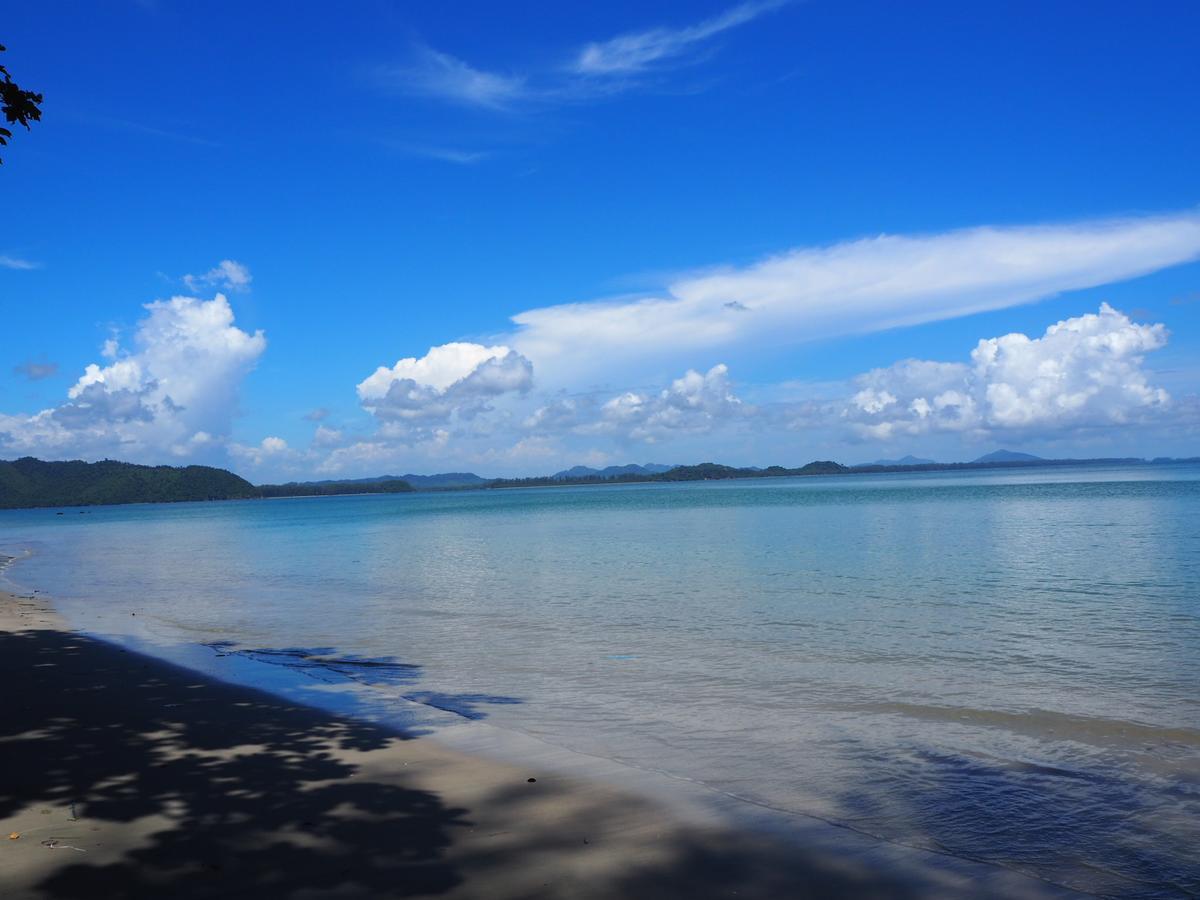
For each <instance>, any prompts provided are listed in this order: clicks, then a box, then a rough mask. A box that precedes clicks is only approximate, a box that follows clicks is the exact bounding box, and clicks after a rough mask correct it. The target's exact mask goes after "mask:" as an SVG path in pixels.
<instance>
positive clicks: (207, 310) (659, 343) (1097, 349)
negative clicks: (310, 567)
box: [0, 212, 1200, 477]
mask: <svg viewBox="0 0 1200 900" xmlns="http://www.w3.org/2000/svg"><path fill="white" fill-rule="evenodd" d="M1197 258H1200V215H1198V214H1197V213H1194V212H1188V213H1180V214H1175V215H1162V216H1146V217H1136V218H1134V217H1130V218H1122V219H1105V220H1095V221H1085V222H1078V223H1073V224H1059V225H1039V226H1023V227H1006V228H1000V227H981V228H972V229H966V230H961V231H953V232H947V233H943V234H932V235H923V236H903V235H883V236H879V237H873V238H866V239H860V240H853V241H846V242H842V243H837V244H832V245H829V246H824V247H807V248H797V249H793V250H790V251H787V252H784V253H781V254H778V255H776V256H772V257H770V258H768V259H765V260H762V261H760V262H758V263H754V264H751V265H748V266H744V267H725V268H719V269H713V270H709V271H705V272H701V273H698V274H694V275H689V276H685V277H682V278H679V279H677V280H676V281H674V282H673V283H671V284H670V285H668V286H667V288H666V289H665V291H663V292H662V294H661V295H658V296H652V297H647V298H641V299H633V300H629V299H624V300H617V301H596V302H588V303H571V304H563V305H557V306H549V307H544V308H541V309H534V310H528V311H525V312H522V313H519V314H517V315H515V316H514V317H513V321H514V324H515V326H516V328H515V329H514V330H513V331H512V332H511V333H509V334H506V335H502V336H498V337H497V338H496V340H495V341H494V342H493V343H489V344H482V343H475V342H470V341H451V342H448V343H446V344H442V345H438V346H435V347H432V348H429V349H428V350H427V352H426V353H425V354H424V355H422V356H401V357H399V358H398V359H397V361H396V362H394V363H392V364H390V365H389V364H387V363H386V362H385V363H383V364H380V362H379V361H376V362H375V366H376V367H375V369H374V371H371V372H370V373H369V374H366V375H365V377H364V378H363V379H362V380H361V381H360V382H358V384H357V385H347V386H346V393H347V395H348V396H354V397H356V399H357V402H358V406H359V409H360V410H361V412H360V414H359V419H358V420H356V421H351V422H349V424H347V423H344V422H341V423H335V422H331V421H327V419H328V417H329V416H330V411H329V410H326V409H324V408H318V409H316V410H314V411H313V412H310V413H309V414H307V415H306V416H305V418H306V419H308V420H309V421H311V422H312V423H313V425H314V426H315V428H314V431H313V438H312V440H311V443H310V445H309V446H308V447H306V448H303V449H300V448H293V447H291V446H289V445H288V443H287V442H286V441H285V440H283V439H282V438H279V437H276V436H273V435H268V436H266V437H264V438H262V439H261V440H258V441H257V442H255V443H250V444H245V443H241V442H239V441H236V440H234V438H233V421H234V416H235V414H236V413H237V412H238V404H239V395H240V388H241V385H242V382H243V381H244V379H245V378H246V377H247V376H248V375H249V374H250V372H251V371H252V370H253V369H254V367H255V365H256V364H257V362H258V360H259V359H260V357H261V356H262V355H263V353H264V352H265V350H266V346H267V343H266V337H265V335H264V334H263V333H262V332H261V331H259V332H255V333H253V334H250V333H248V332H246V331H243V330H242V329H240V328H238V327H237V326H236V324H235V322H234V313H233V308H232V307H231V305H230V303H229V301H228V299H227V298H226V296H225V295H224V294H222V293H217V294H216V295H215V296H214V297H213V299H211V300H203V299H200V298H198V297H185V296H177V297H173V298H171V299H169V300H159V301H155V302H152V303H148V304H146V305H145V307H144V308H145V310H146V312H147V315H146V317H145V318H144V319H143V320H142V321H141V322H140V323H139V325H138V328H137V331H136V334H135V336H134V346H133V348H132V349H130V350H124V349H122V348H121V347H120V346H119V345H117V344H116V342H115V341H109V342H107V343H106V346H105V349H104V356H105V358H106V362H104V363H93V364H91V365H89V366H87V368H86V370H85V371H84V373H83V374H82V375H81V377H79V379H78V380H77V381H76V383H75V384H74V385H73V386H72V387H71V388H70V389H69V390H68V392H67V396H66V397H65V399H64V400H63V402H61V403H60V404H58V405H57V406H54V407H51V408H48V409H43V410H41V411H40V412H37V413H32V414H24V415H22V414H10V415H3V414H0V451H3V452H4V453H6V454H12V453H19V454H26V453H27V454H31V455H41V456H48V457H54V458H64V457H69V456H84V457H92V458H95V457H100V456H117V457H121V458H128V459H135V460H139V461H162V460H164V459H170V458H174V459H205V460H207V461H215V462H219V461H221V460H223V459H232V460H234V461H235V462H237V463H238V464H239V465H240V466H243V467H247V468H248V469H249V470H250V471H251V474H256V473H257V472H259V471H262V472H264V473H267V472H269V473H271V474H272V475H274V476H277V477H278V476H280V475H282V474H288V475H292V474H297V475H304V474H306V473H318V472H319V473H324V474H337V473H345V474H364V473H365V474H371V473H374V474H380V468H381V467H390V466H405V467H415V466H418V465H421V464H424V465H427V466H433V467H441V468H444V467H446V466H447V465H448V464H450V463H452V464H454V465H459V464H470V465H476V466H481V465H488V466H499V467H506V468H508V469H509V470H513V469H516V470H525V471H529V469H530V467H531V466H535V465H542V464H544V462H545V461H547V460H557V459H568V458H573V459H575V460H576V461H578V460H579V459H591V460H600V459H602V458H611V454H613V453H618V452H619V453H623V454H626V455H632V454H633V451H634V450H635V449H636V448H637V447H639V446H642V447H644V446H646V445H658V446H661V447H664V448H670V447H681V446H689V445H688V444H687V443H686V441H687V440H688V439H695V438H697V436H705V437H714V436H721V435H723V436H725V437H732V438H735V439H736V438H737V437H738V436H745V435H764V434H775V435H780V434H806V435H816V434H821V435H826V436H827V437H829V436H832V437H831V439H834V440H837V441H839V442H841V444H842V445H845V444H846V443H849V442H854V441H888V440H893V439H896V438H905V437H919V436H922V435H932V434H957V435H960V436H962V437H963V438H965V439H971V440H981V439H985V438H996V439H1000V438H1006V437H1012V438H1031V437H1032V438H1047V437H1054V436H1063V435H1070V434H1079V433H1083V432H1088V431H1096V430H1098V429H1109V430H1113V429H1121V428H1128V427H1132V426H1145V425H1148V424H1151V425H1158V426H1164V427H1165V426H1169V425H1171V423H1172V422H1173V421H1175V420H1178V419H1179V414H1177V412H1176V408H1177V404H1175V402H1174V401H1173V398H1172V397H1171V396H1170V395H1169V394H1168V392H1167V391H1166V390H1165V389H1163V388H1162V387H1160V386H1156V385H1155V384H1154V383H1153V382H1154V373H1153V371H1152V370H1149V369H1147V368H1146V367H1145V357H1146V355H1147V354H1150V353H1153V352H1155V351H1158V350H1160V349H1161V348H1163V347H1164V346H1165V345H1166V343H1167V341H1168V335H1167V332H1166V329H1165V328H1164V327H1163V326H1162V325H1160V324H1141V323H1138V322H1135V321H1134V320H1133V319H1132V318H1130V316H1128V315H1126V314H1125V313H1123V312H1120V311H1118V310H1116V309H1114V308H1112V307H1111V306H1108V305H1103V306H1101V307H1100V309H1099V310H1098V312H1096V313H1089V314H1086V315H1082V316H1076V317H1073V318H1068V319H1065V320H1063V321H1060V322H1058V323H1057V324H1052V325H1050V327H1049V328H1048V329H1047V330H1046V331H1045V333H1044V334H1042V335H1041V336H1037V337H1029V336H1026V335H1023V334H1008V335H999V336H991V337H984V338H982V339H980V340H979V341H978V343H977V345H976V346H975V348H974V350H972V351H970V353H969V358H967V359H960V360H950V361H933V360H919V359H906V360H901V361H898V362H896V363H895V364H893V365H891V366H888V367H884V368H879V369H875V370H872V371H870V372H864V373H862V374H860V375H859V376H857V377H855V378H853V379H851V380H850V381H848V382H845V383H842V384H837V385H833V386H829V385H826V386H824V388H823V389H822V390H821V391H817V390H815V389H814V390H813V391H812V392H811V393H812V396H801V397H799V398H795V397H793V398H791V399H788V400H777V399H776V400H768V401H767V402H758V403H752V402H749V401H748V400H746V399H745V398H744V397H743V396H740V395H739V390H738V388H737V386H736V382H735V381H734V380H733V375H734V373H733V372H732V371H731V369H730V367H729V366H728V365H727V364H725V363H718V364H716V365H711V366H708V367H706V368H703V369H697V368H696V358H697V354H700V353H704V354H711V353H714V352H717V353H724V352H729V353H735V352H745V351H747V350H750V351H753V350H754V349H755V348H759V347H763V346H767V345H770V346H795V345H800V344H802V343H803V342H805V341H810V340H814V339H818V338H826V337H831V336H836V335H846V334H856V333H866V332H872V331H880V330H884V329H892V328H900V327H905V326H911V325H916V324H920V323H923V322H929V321H934V320H937V319H946V318H951V317H961V316H969V315H972V314H974V313H979V312H983V311H986V310H995V309H1002V308H1005V307H1011V306H1015V305H1018V304H1027V303H1031V302H1034V301H1037V300H1041V299H1045V298H1047V297H1051V296H1054V295H1056V294H1060V293H1063V292H1067V291H1072V290H1078V289H1082V288H1087V287H1094V286H1097V285H1103V284H1109V283H1113V282H1116V281H1121V280H1126V279H1131V278H1135V277H1137V276H1140V275H1145V274H1148V273H1151V272H1155V271H1158V270H1160V269H1163V268H1165V267H1168V266H1173V265H1177V264H1180V263H1185V262H1189V261H1192V260H1195V259H1197ZM186 283H187V284H188V285H189V286H194V287H198V288H203V287H206V286H207V287H215V286H221V287H228V288H231V289H232V288H240V289H248V288H249V285H250V283H251V275H250V272H249V269H248V268H247V267H245V266H244V265H242V264H241V263H236V262H233V261H231V260H224V261H222V262H221V263H220V264H219V265H218V266H217V267H214V268H213V269H211V270H209V271H208V272H207V273H205V274H204V275H202V276H189V278H188V279H187V280H186ZM399 349H401V351H403V350H410V352H411V349H412V348H399ZM964 355H966V354H965V352H964ZM366 368H367V367H366V366H364V369H366ZM664 368H668V369H669V368H673V369H674V371H675V372H677V373H681V374H679V375H678V376H677V377H673V378H670V379H668V380H667V381H666V382H665V383H660V384H659V385H658V386H654V385H649V386H648V385H647V384H646V383H645V380H644V378H645V374H646V373H648V372H654V371H662V370H663V369H664ZM597 384H602V385H604V387H600V388H597V387H596V386H595V385H597ZM766 387H767V388H768V390H766V393H767V394H770V393H771V390H770V386H766ZM351 392H353V393H351ZM296 405H297V407H298V408H308V409H312V407H313V404H312V403H311V402H308V401H307V398H301V397H298V398H296ZM1186 408H1190V407H1186ZM1172 416H1175V419H1174V420H1173V418H1172ZM1193 424H1194V423H1193ZM1188 427H1192V425H1188ZM681 441H683V442H684V443H680V442H681Z"/></svg>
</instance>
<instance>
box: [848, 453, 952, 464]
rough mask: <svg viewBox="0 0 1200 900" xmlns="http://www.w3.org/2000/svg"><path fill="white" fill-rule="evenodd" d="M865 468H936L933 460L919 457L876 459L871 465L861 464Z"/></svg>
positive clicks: (935, 462) (910, 455) (935, 461)
mask: <svg viewBox="0 0 1200 900" xmlns="http://www.w3.org/2000/svg"><path fill="white" fill-rule="evenodd" d="M863 465H866V466H936V465H937V460H935V459H922V458H921V457H919V456H913V455H912V454H909V455H908V456H902V457H900V458H899V459H877V460H875V462H873V463H863Z"/></svg>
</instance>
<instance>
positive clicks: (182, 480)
mask: <svg viewBox="0 0 1200 900" xmlns="http://www.w3.org/2000/svg"><path fill="white" fill-rule="evenodd" d="M906 460H917V461H916V462H907V461H906ZM1197 462H1200V457H1189V458H1186V459H1176V458H1172V457H1157V458H1155V459H1149V460H1147V459H1141V458H1139V457H1120V458H1093V459H1042V458H1041V457H1039V456H1034V455H1032V454H1029V453H1018V452H1014V451H1011V450H997V451H995V452H993V453H988V454H986V455H984V456H981V457H979V458H978V459H976V460H973V461H971V462H959V463H938V462H931V461H923V460H919V459H918V458H917V457H912V456H906V457H902V458H901V459H899V460H880V461H879V462H877V463H866V464H863V465H857V466H844V465H842V464H841V463H837V462H833V461H832V460H816V461H814V462H810V463H808V464H806V465H803V466H799V467H798V468H787V467H784V466H767V467H766V468H765V469H763V468H759V467H757V466H743V467H736V466H725V465H721V464H720V463H711V462H706V463H700V464H698V465H693V466H666V465H660V464H655V463H648V464H646V465H637V464H630V465H626V466H609V467H607V468H604V469H593V468H589V467H587V466H575V467H574V468H571V469H565V470H563V471H561V472H557V473H555V474H553V475H542V476H535V477H531V478H485V477H483V476H481V475H476V474H474V473H473V472H443V473H441V474H437V475H403V476H399V475H380V476H376V477H374V478H351V479H342V480H326V481H292V482H288V483H286V484H261V485H254V484H251V483H250V482H249V481H247V480H246V479H244V478H242V477H240V476H238V475H235V474H234V473H232V472H229V471H226V470H225V469H218V468H214V467H212V466H143V465H137V464H135V463H126V462H116V461H114V460H104V461H102V462H95V463H88V462H82V461H80V460H72V461H70V462H45V461H42V460H39V459H34V458H33V457H29V456H27V457H23V458H22V459H18V460H14V461H12V462H5V461H3V460H0V509H23V508H31V507H58V506H98V505H110V504H123V503H176V502H183V501H197V500H257V499H273V498H283V497H332V496H342V495H348V494H401V493H412V492H414V491H461V490H481V489H482V490H487V489H494V488H495V489H499V488H527V487H561V486H568V485H580V486H583V485H605V484H642V483H646V482H682V481H725V480H730V479H738V478H796V477H808V476H820V475H872V474H886V473H903V472H910V473H915V472H952V471H960V470H972V469H1022V468H1037V467H1065V466H1087V465H1108V466H1145V465H1154V464H1163V463H1197Z"/></svg>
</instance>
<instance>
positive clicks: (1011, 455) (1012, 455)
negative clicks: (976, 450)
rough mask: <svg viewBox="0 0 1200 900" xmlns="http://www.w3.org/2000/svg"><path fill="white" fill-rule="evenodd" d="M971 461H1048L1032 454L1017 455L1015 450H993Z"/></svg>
mask: <svg viewBox="0 0 1200 900" xmlns="http://www.w3.org/2000/svg"><path fill="white" fill-rule="evenodd" d="M971 461H972V462H976V463H997V462H1048V460H1045V459H1043V458H1042V457H1040V456H1034V455H1033V454H1032V453H1017V452H1016V451H1015V450H993V451H992V452H991V453H985V454H984V455H983V456H981V457H979V459H974V460H971Z"/></svg>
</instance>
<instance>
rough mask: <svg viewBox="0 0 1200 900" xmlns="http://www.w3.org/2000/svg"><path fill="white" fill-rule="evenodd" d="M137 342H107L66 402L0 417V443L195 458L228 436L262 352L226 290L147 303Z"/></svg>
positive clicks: (21, 448) (13, 448)
mask: <svg viewBox="0 0 1200 900" xmlns="http://www.w3.org/2000/svg"><path fill="white" fill-rule="evenodd" d="M145 309H146V311H147V315H146V317H145V318H144V319H142V320H141V322H140V323H139V324H138V328H137V331H136V333H135V335H134V341H133V343H134V346H133V348H132V349H130V350H129V351H128V352H125V351H123V350H121V349H120V347H119V346H116V345H113V346H110V347H109V350H110V351H111V361H110V362H109V363H108V364H107V365H101V364H99V363H92V364H91V365H89V366H87V367H86V369H85V370H84V373H83V374H82V375H81V376H80V377H79V379H78V380H77V381H76V382H75V384H74V385H73V386H72V387H71V388H70V389H69V390H68V391H67V398H66V400H65V401H64V402H63V403H62V404H60V405H58V406H56V407H53V408H51V409H44V410H42V411H41V412H38V413H36V414H33V415H0V448H3V449H4V450H5V451H8V452H19V453H30V454H35V455H42V456H51V457H60V458H61V457H62V456H65V455H80V456H85V457H95V456H99V455H112V456H116V457H118V458H121V459H159V458H161V457H163V456H164V455H168V454H173V455H176V456H184V457H186V456H190V455H191V454H193V453H196V452H198V451H201V450H205V449H209V448H214V447H220V446H221V445H222V443H223V442H224V441H226V440H227V439H228V435H229V432H230V426H231V423H232V418H233V415H234V413H235V411H236V409H237V399H238V390H239V387H240V385H241V382H242V380H243V378H244V377H245V376H246V374H247V373H248V372H249V371H250V370H251V369H252V368H253V367H254V365H255V363H256V362H257V361H258V358H259V357H260V356H261V355H262V353H263V351H264V350H265V349H266V344H267V342H266V338H265V337H264V336H263V333H262V332H261V331H258V332H255V333H254V334H249V333H247V332H245V331H242V330H241V329H239V328H238V327H237V326H236V325H235V324H234V315H233V309H232V308H231V307H230V305H229V301H228V300H227V299H226V298H225V296H224V295H223V294H217V295H216V297H214V298H213V299H212V300H207V301H205V300H198V299H195V298H192V297H174V298H172V299H170V300H160V301H155V302H154V303H148V304H146V305H145Z"/></svg>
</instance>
